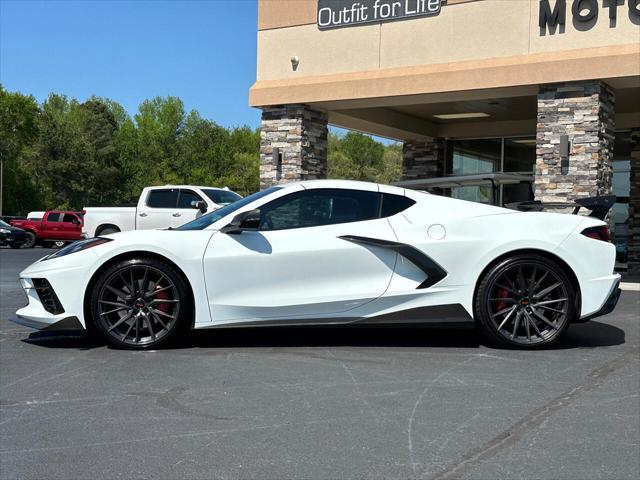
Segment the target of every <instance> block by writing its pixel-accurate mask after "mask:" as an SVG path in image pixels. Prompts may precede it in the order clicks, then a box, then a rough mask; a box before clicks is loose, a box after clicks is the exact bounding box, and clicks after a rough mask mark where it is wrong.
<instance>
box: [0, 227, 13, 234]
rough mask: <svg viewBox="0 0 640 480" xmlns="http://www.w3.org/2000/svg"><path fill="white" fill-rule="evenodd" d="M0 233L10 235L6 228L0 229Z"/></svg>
mask: <svg viewBox="0 0 640 480" xmlns="http://www.w3.org/2000/svg"><path fill="white" fill-rule="evenodd" d="M0 233H11V230H9V229H7V228H0Z"/></svg>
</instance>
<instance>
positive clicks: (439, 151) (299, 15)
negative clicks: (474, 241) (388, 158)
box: [250, 0, 640, 273]
mask: <svg viewBox="0 0 640 480" xmlns="http://www.w3.org/2000/svg"><path fill="white" fill-rule="evenodd" d="M258 4H259V18H258V64H257V80H256V83H255V84H254V85H253V87H252V88H251V91H250V104H251V105H252V106H255V107H259V108H261V109H262V137H261V159H260V175H261V185H262V186H263V187H265V186H268V185H271V184H274V183H279V182H287V181H292V180H298V179H312V178H324V177H325V176H326V172H327V132H328V129H327V126H328V125H329V124H331V125H336V126H339V127H344V128H348V129H354V130H359V131H363V132H367V133H371V134H374V135H379V136H383V137H388V138H392V139H397V140H398V141H401V142H403V143H404V164H403V177H404V178H405V179H424V178H431V177H439V176H443V175H463V174H474V173H488V172H519V173H529V174H532V175H533V184H534V191H535V197H536V198H537V199H540V200H543V201H571V200H574V199H576V198H580V197H587V196H595V195H605V194H610V193H614V194H616V195H617V196H618V203H617V204H616V206H615V207H614V210H613V214H612V216H611V223H612V227H614V232H615V236H616V242H617V247H618V252H619V261H620V264H621V265H623V268H628V269H629V270H630V271H631V272H633V273H640V204H639V203H638V202H640V171H639V169H640V0H448V1H445V0H258ZM450 194H452V195H454V196H458V197H460V198H469V199H472V200H476V201H484V200H486V197H487V192H486V191H484V190H483V187H464V188H460V189H457V190H455V191H451V192H450ZM500 195H501V199H502V201H503V203H508V202H509V201H518V200H521V199H523V197H524V196H526V195H527V193H526V192H524V191H522V186H521V185H505V186H504V187H503V188H502V190H501V192H500Z"/></svg>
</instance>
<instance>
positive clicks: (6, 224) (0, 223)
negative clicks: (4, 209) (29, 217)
mask: <svg viewBox="0 0 640 480" xmlns="http://www.w3.org/2000/svg"><path fill="white" fill-rule="evenodd" d="M0 226H1V227H10V226H11V225H9V224H8V223H7V222H5V221H4V220H0Z"/></svg>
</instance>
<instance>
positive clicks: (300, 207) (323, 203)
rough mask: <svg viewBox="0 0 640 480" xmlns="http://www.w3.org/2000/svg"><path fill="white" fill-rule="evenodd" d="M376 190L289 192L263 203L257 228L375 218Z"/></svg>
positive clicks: (376, 206) (282, 227)
mask: <svg viewBox="0 0 640 480" xmlns="http://www.w3.org/2000/svg"><path fill="white" fill-rule="evenodd" d="M379 201H380V195H379V194H378V193H377V192H367V191H361V190H345V189H313V190H305V191H303V192H296V193H292V194H291V195H287V196H285V197H282V198H279V199H277V200H274V201H273V202H271V203H268V204H267V205H264V206H263V207H262V208H261V209H260V210H261V215H260V217H261V218H260V230H283V229H289V228H305V227H317V226H321V225H334V224H338V223H348V222H361V221H364V220H373V219H375V218H378V208H379Z"/></svg>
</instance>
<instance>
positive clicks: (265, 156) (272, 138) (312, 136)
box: [260, 104, 328, 189]
mask: <svg viewBox="0 0 640 480" xmlns="http://www.w3.org/2000/svg"><path fill="white" fill-rule="evenodd" d="M327 135H328V127H327V114H326V113H323V112H319V111H317V110H312V109H310V108H309V107H307V106H306V105H299V104H292V105H280V106H274V107H265V108H263V109H262V129H261V131H260V188H261V189H265V188H267V187H270V186H271V185H275V184H278V183H287V182H293V181H297V180H309V179H317V178H326V176H327ZM274 147H278V148H280V152H281V154H282V169H281V175H280V177H279V178H278V172H277V160H276V159H274V158H273V149H274Z"/></svg>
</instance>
